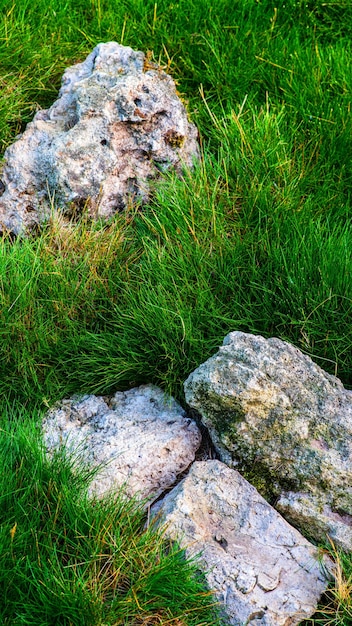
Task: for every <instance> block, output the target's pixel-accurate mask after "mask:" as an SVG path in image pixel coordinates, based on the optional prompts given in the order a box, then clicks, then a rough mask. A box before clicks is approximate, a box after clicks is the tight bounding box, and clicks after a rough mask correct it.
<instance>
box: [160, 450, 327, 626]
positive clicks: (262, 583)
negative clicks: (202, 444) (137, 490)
mask: <svg viewBox="0 0 352 626" xmlns="http://www.w3.org/2000/svg"><path fill="white" fill-rule="evenodd" d="M151 513H152V518H155V519H156V520H157V523H158V524H159V525H163V524H166V531H165V532H166V534H167V536H169V537H171V538H172V539H178V540H179V541H180V543H181V546H182V547H183V548H185V549H186V553H187V555H188V556H194V555H196V554H198V553H201V556H200V567H201V568H202V570H203V571H204V573H205V576H206V579H207V582H208V584H209V586H210V588H211V589H213V590H215V593H216V596H217V598H218V600H219V601H220V603H221V604H222V605H223V606H224V613H225V618H226V623H228V624H232V625H234V626H243V625H244V624H246V625H248V626H249V625H250V626H289V625H290V626H294V625H295V624H299V622H300V621H301V620H303V619H306V618H309V617H310V616H311V615H312V614H313V613H314V611H315V610H316V605H317V602H318V600H319V598H320V595H321V594H322V593H323V591H324V590H325V588H326V586H327V577H326V574H324V571H323V569H322V567H321V566H320V565H319V562H318V553H317V549H316V548H315V547H314V546H313V545H311V544H310V543H309V542H308V541H307V540H306V539H304V537H302V535H300V533H299V532H298V531H297V530H295V529H294V528H292V526H290V525H289V524H288V523H287V522H286V521H285V520H284V519H283V518H282V517H281V515H279V514H278V513H277V512H276V511H275V509H273V508H272V507H271V506H270V505H269V504H268V503H267V502H266V501H265V500H264V498H262V497H261V496H260V495H259V493H258V492H257V491H256V489H254V487H252V486H251V485H250V484H249V483H248V482H247V481H246V480H245V479H244V478H243V477H242V476H241V475H240V474H239V473H238V472H237V471H236V470H232V469H230V468H228V467H227V466H226V465H224V464H223V463H221V462H220V461H204V462H195V463H193V465H192V467H191V469H190V471H189V473H188V475H187V476H186V478H184V479H183V480H182V481H181V482H180V483H179V484H178V485H177V486H176V487H175V488H174V489H173V490H172V491H171V492H170V493H168V494H167V495H166V496H165V498H164V499H163V500H161V501H160V502H157V503H156V504H154V505H153V506H152V508H151Z"/></svg>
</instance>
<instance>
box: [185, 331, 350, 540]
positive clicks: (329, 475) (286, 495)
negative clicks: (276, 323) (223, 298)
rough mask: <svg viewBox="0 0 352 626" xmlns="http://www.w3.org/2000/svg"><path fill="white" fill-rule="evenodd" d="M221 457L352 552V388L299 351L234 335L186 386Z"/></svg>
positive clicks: (285, 509) (300, 521) (296, 517)
mask: <svg viewBox="0 0 352 626" xmlns="http://www.w3.org/2000/svg"><path fill="white" fill-rule="evenodd" d="M185 393H186V400H187V402H188V403H189V405H190V406H192V407H193V408H195V409H197V410H198V411H199V412H200V414H201V415H202V420H203V422H204V424H205V425H206V426H207V427H208V429H209V431H210V435H211V438H212V440H213V442H214V444H215V447H216V449H217V451H218V453H219V456H220V458H221V460H223V461H224V462H226V463H227V464H228V465H229V466H231V467H237V468H238V469H241V470H243V469H244V470H247V471H248V470H249V471H250V472H251V475H255V474H257V476H258V478H259V480H260V476H262V480H264V481H266V484H267V487H268V490H269V491H271V493H273V494H274V495H275V496H276V497H277V499H278V501H277V504H276V505H275V506H276V507H277V508H278V510H279V511H282V513H283V514H284V515H285V517H286V519H288V520H289V521H291V523H293V524H295V525H296V526H297V527H298V528H300V530H301V531H302V532H306V533H307V534H308V535H309V536H310V537H314V538H315V539H316V540H319V541H321V540H326V536H327V535H329V536H330V537H331V538H332V539H333V540H334V541H335V542H336V543H338V544H340V545H341V546H342V547H343V548H345V549H352V392H351V391H347V390H346V389H344V387H343V385H342V383H341V382H340V381H339V380H338V379H337V378H335V377H334V376H331V375H329V374H327V373H326V372H324V371H323V370H322V369H321V368H320V367H318V366H317V365H316V364H315V363H313V361H312V360H311V359H310V358H309V357H308V356H306V355H304V354H302V353H301V352H300V351H299V350H298V349H297V348H295V347H294V346H292V345H290V344H288V343H286V342H284V341H281V340H279V339H275V338H271V339H264V338H263V337H260V336H254V335H250V334H245V333H242V332H233V333H230V334H229V335H228V336H227V337H225V340H224V343H223V346H222V347H221V348H220V349H219V352H218V353H217V354H216V355H215V356H213V357H211V358H210V359H209V360H208V361H206V362H205V363H203V364H202V365H201V366H200V367H198V369H197V370H195V371H194V372H193V373H192V374H191V375H190V376H189V378H188V379H187V381H186V382H185Z"/></svg>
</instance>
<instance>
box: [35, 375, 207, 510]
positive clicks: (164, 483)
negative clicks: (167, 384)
mask: <svg viewBox="0 0 352 626" xmlns="http://www.w3.org/2000/svg"><path fill="white" fill-rule="evenodd" d="M43 432H44V441H45V444H46V447H47V450H48V451H53V450H55V449H57V448H58V447H59V446H62V445H65V446H66V447H67V449H68V450H69V451H78V456H79V458H80V459H82V460H83V461H84V462H85V463H86V464H87V465H89V466H90V467H97V466H98V465H99V466H100V464H102V467H101V469H99V472H98V474H97V476H96V477H95V479H94V480H93V482H92V484H91V486H90V493H91V495H96V496H102V495H104V494H105V493H108V492H110V491H115V490H118V489H119V488H120V487H124V488H125V489H126V492H127V494H133V495H139V496H140V497H141V498H155V497H157V496H159V495H160V493H162V492H163V491H164V490H165V489H167V488H168V487H170V486H171V485H172V484H173V483H174V482H175V480H176V477H177V475H178V474H179V473H180V472H182V471H184V470H185V469H186V468H187V467H188V465H189V464H190V463H191V462H192V461H193V460H194V456H195V452H196V450H197V448H198V447H199V445H200V441H201V435H200V432H199V430H198V428H197V426H196V424H195V422H193V421H192V420H190V419H188V418H187V417H186V416H185V413H184V411H183V409H182V407H181V406H180V405H179V404H178V403H177V402H176V401H175V400H174V399H173V398H170V397H169V396H166V395H165V394H164V392H163V391H162V390H161V389H159V388H158V387H154V386H152V385H144V386H141V387H137V388H134V389H130V390H129V391H126V392H118V393H116V394H115V395H114V396H113V398H112V399H111V400H110V401H109V403H108V404H107V402H106V401H105V400H104V399H103V398H102V397H100V396H93V395H91V396H83V397H80V398H79V397H77V398H70V399H68V400H64V401H63V402H62V403H61V405H60V406H59V407H58V408H56V409H53V410H52V411H50V412H49V414H48V415H47V416H46V418H45V420H44V421H43Z"/></svg>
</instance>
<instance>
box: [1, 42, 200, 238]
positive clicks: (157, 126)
mask: <svg viewBox="0 0 352 626" xmlns="http://www.w3.org/2000/svg"><path fill="white" fill-rule="evenodd" d="M197 137H198V133H197V129H196V127H195V126H194V124H191V123H190V122H189V121H188V119H187V113H186V110H185V107H184V106H183V104H182V102H181V100H180V98H179V97H178V95H177V92H176V88H175V83H174V81H173V80H172V78H171V77H170V76H168V75H167V74H166V73H165V72H164V71H162V70H161V69H160V68H159V67H158V66H157V65H155V64H151V63H150V62H149V61H148V60H147V59H146V58H145V56H144V54H143V53H142V52H137V51H134V50H132V48H129V47H126V46H121V45H119V44H118V43H116V42H109V43H101V44H99V45H98V46H96V48H94V50H93V52H92V53H91V54H90V55H89V56H88V57H87V58H86V60H85V61H83V63H78V64H76V65H73V66H72V67H69V68H68V69H67V70H66V71H65V73H64V75H63V78H62V86H61V90H60V92H59V97H58V100H56V102H54V104H53V105H52V106H51V107H50V108H49V109H48V110H41V111H38V112H37V113H36V115H35V116H34V119H33V121H32V122H31V123H29V124H28V125H27V128H26V130H25V132H24V133H23V134H22V135H20V136H19V137H18V139H17V141H15V143H13V144H12V145H11V146H9V147H8V148H7V150H6V151H5V154H4V167H3V171H2V174H1V181H0V195H1V196H2V197H1V198H0V228H1V230H5V229H6V230H7V231H10V232H11V233H13V234H15V235H18V234H20V233H23V232H25V231H26V230H28V229H31V228H33V227H35V226H36V225H37V224H40V223H41V222H42V221H43V220H45V219H47V217H48V216H49V215H50V213H51V211H52V210H53V206H61V207H63V206H65V207H66V209H67V211H69V212H71V213H72V211H76V212H77V211H78V212H79V210H81V209H82V207H83V206H85V207H86V210H87V212H88V215H90V216H97V217H103V218H107V217H110V216H111V215H113V214H114V213H115V212H116V211H120V210H122V209H125V208H126V207H127V206H128V205H130V204H131V203H134V202H136V201H138V202H141V203H144V202H146V201H147V200H148V198H149V192H150V180H151V179H155V178H157V177H158V176H159V175H160V172H165V171H167V170H169V169H170V168H173V169H175V170H176V171H177V172H178V173H179V174H180V173H181V172H182V169H183V168H184V167H185V166H192V164H193V162H194V160H195V159H197V158H199V147H198V142H197Z"/></svg>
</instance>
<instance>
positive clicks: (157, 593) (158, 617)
mask: <svg viewBox="0 0 352 626" xmlns="http://www.w3.org/2000/svg"><path fill="white" fill-rule="evenodd" d="M24 418H25V421H22V420H24ZM0 459H1V460H0V463H1V472H0V482H1V485H0V494H1V496H0V554H1V570H0V590H1V603H0V620H1V624H4V625H5V624H9V625H10V624H11V626H12V625H14V624H26V625H30V624H33V626H34V625H35V626H37V625H38V624H41V625H43V626H44V625H48V626H53V625H54V624H58V625H60V626H64V625H67V626H69V625H70V624H72V625H73V624H74V625H75V626H79V625H80V624H81V625H82V626H89V625H90V624H91V625H92V626H97V625H98V624H101V625H103V624H104V625H105V626H108V625H109V626H113V625H116V626H117V625H120V624H121V625H123V624H135V625H137V624H146V625H147V624H148V625H149V624H150V625H151V624H166V623H167V624H170V625H173V626H181V625H182V626H183V625H184V626H186V625H187V626H191V625H192V626H196V624H197V625H199V624H204V625H206V624H215V623H219V621H217V619H216V614H215V605H214V601H213V600H212V599H211V597H210V595H209V592H207V591H206V589H205V585H204V582H203V581H202V580H201V579H200V578H199V574H197V573H196V566H195V565H194V564H193V565H192V564H191V563H188V564H187V563H186V561H185V559H184V555H183V553H182V551H180V550H179V548H177V546H175V545H169V546H168V547H167V546H166V543H165V540H164V539H163V537H162V535H161V534H160V533H156V532H155V531H154V532H152V531H151V530H147V529H144V522H145V517H144V513H143V510H142V508H141V506H140V505H138V504H137V503H136V502H134V501H133V500H131V499H129V500H127V499H125V498H124V497H123V495H122V494H120V495H118V496H117V497H116V498H111V499H105V500H104V501H99V502H96V501H90V500H88V498H87V487H88V485H89V482H90V480H91V478H92V476H91V474H90V472H89V470H85V469H84V468H81V470H80V471H78V470H77V463H74V459H72V457H71V458H69V457H67V456H66V458H65V457H64V456H63V454H62V453H61V454H59V455H57V456H55V457H54V458H53V459H52V460H51V461H49V460H48V459H47V458H46V457H45V455H44V453H43V450H42V449H41V448H40V446H39V445H38V433H37V432H36V431H35V428H34V427H33V423H31V420H30V419H29V416H28V415H25V413H24V412H22V416H21V421H17V423H16V424H15V425H14V424H12V425H7V426H5V427H3V428H2V429H1V430H0ZM73 465H75V470H74V471H73Z"/></svg>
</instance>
